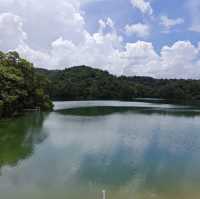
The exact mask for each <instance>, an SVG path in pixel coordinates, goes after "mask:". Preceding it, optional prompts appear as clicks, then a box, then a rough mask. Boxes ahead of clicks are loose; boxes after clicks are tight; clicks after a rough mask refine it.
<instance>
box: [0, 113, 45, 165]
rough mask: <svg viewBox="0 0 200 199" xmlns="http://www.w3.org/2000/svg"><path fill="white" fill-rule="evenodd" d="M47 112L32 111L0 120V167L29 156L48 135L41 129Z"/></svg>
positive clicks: (13, 163) (15, 162)
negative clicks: (36, 145)
mask: <svg viewBox="0 0 200 199" xmlns="http://www.w3.org/2000/svg"><path fill="white" fill-rule="evenodd" d="M46 117H47V113H32V114H27V115H25V116H23V117H19V118H15V119H12V121H10V120H8V121H1V122H0V168H1V167H2V166H5V165H11V166H15V165H16V164H17V163H18V162H19V161H20V160H23V159H25V158H27V157H29V156H30V155H31V154H32V153H33V150H34V145H35V144H38V143H41V142H42V141H43V140H44V139H45V138H46V135H45V134H44V133H43V132H42V131H41V128H42V126H43V122H44V120H45V118H46Z"/></svg>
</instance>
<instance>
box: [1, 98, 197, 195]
mask: <svg viewBox="0 0 200 199" xmlns="http://www.w3.org/2000/svg"><path fill="white" fill-rule="evenodd" d="M102 190H106V199H199V198H200V109H199V108H198V107H196V106H191V105H190V106H186V105H172V104H171V105H170V104H168V103H166V102H165V101H159V102H158V101H157V100H153V101H150V102H149V101H148V100H147V101H146V102H142V101H138V102H118V101H85V102H55V111H54V112H52V113H30V114H27V115H25V116H23V117H19V118H15V119H10V120H4V121H0V199H102Z"/></svg>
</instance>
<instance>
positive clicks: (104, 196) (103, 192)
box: [102, 190, 106, 199]
mask: <svg viewBox="0 0 200 199" xmlns="http://www.w3.org/2000/svg"><path fill="white" fill-rule="evenodd" d="M102 194H103V199H106V190H103V191H102Z"/></svg>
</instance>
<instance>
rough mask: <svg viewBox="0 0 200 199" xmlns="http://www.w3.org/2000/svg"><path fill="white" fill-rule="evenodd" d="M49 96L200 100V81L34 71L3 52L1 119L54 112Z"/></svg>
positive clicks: (89, 70)
mask: <svg viewBox="0 0 200 199" xmlns="http://www.w3.org/2000/svg"><path fill="white" fill-rule="evenodd" d="M48 95H50V98H51V99H52V100H133V99H134V98H144V97H145V98H164V99H170V100H200V80H176V79H154V78H151V77H138V76H135V77H126V76H120V77H117V76H114V75H111V74H109V73H108V72H107V71H102V70H99V69H94V68H90V67H87V66H77V67H72V68H68V69H65V70H45V69H34V68H33V65H32V64H31V63H29V62H28V61H26V60H25V59H22V58H20V56H19V55H18V53H17V52H9V53H2V52H0V118H1V117H8V116H13V115H17V114H19V113H21V112H22V111H23V110H26V109H35V108H40V109H41V110H51V109H52V107H53V105H52V102H51V101H50V98H49V96H48Z"/></svg>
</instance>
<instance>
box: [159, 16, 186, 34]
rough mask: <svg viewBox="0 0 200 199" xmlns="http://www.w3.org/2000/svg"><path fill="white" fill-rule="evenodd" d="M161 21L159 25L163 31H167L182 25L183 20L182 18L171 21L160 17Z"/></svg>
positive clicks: (165, 17)
mask: <svg viewBox="0 0 200 199" xmlns="http://www.w3.org/2000/svg"><path fill="white" fill-rule="evenodd" d="M160 20H161V25H163V26H164V27H165V31H167V32H168V31H169V30H170V29H171V28H173V27H174V26H177V25H180V24H183V23H184V19H183V18H180V17H179V18H177V19H171V18H169V17H168V16H165V15H163V16H161V17H160Z"/></svg>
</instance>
